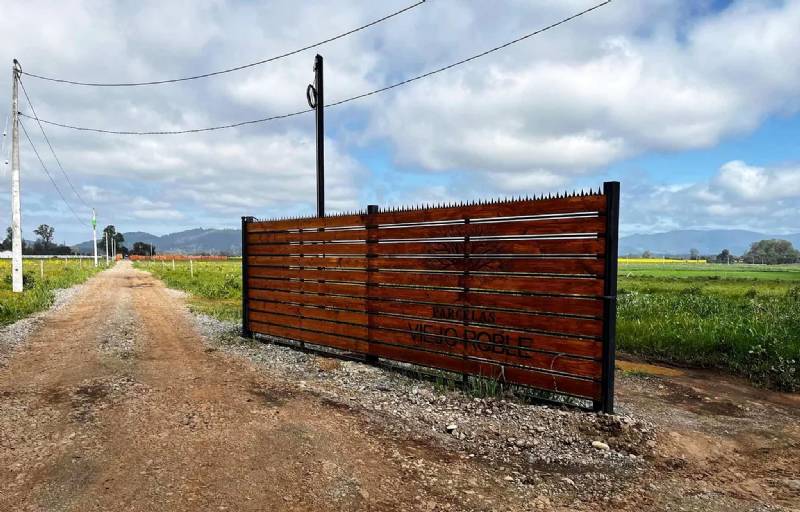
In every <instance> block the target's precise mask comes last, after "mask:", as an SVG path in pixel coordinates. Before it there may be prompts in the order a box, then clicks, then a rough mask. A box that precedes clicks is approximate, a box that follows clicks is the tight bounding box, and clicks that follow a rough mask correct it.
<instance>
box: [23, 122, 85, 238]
mask: <svg viewBox="0 0 800 512" xmlns="http://www.w3.org/2000/svg"><path fill="white" fill-rule="evenodd" d="M19 125H20V126H21V127H22V131H23V132H24V133H25V138H27V139H28V143H29V144H30V145H31V148H33V152H34V153H35V154H36V158H38V159H39V163H40V164H42V169H44V172H45V174H47V177H48V178H50V183H52V184H53V188H55V189H56V192H58V195H59V196H60V197H61V200H62V201H63V202H64V204H65V205H67V208H69V211H71V212H72V215H74V216H75V219H76V220H77V221H78V222H79V223H81V224H83V225H84V226H88V224H87V223H86V222H85V221H83V220H81V218H80V217H79V216H78V214H77V213H75V210H73V209H72V206H71V205H70V204H69V203H68V202H67V199H66V198H65V197H64V194H62V193H61V189H60V188H58V185H57V184H56V181H55V180H54V179H53V176H52V175H51V174H50V171H48V170H47V166H46V165H45V164H44V161H43V160H42V157H41V156H39V152H38V151H37V150H36V146H34V145H33V141H32V140H31V136H30V135H28V130H27V129H25V125H24V124H23V123H22V121H20V123H19Z"/></svg>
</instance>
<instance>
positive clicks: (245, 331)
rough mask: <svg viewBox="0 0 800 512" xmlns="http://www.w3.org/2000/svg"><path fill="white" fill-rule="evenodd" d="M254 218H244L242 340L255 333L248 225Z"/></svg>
mask: <svg viewBox="0 0 800 512" xmlns="http://www.w3.org/2000/svg"><path fill="white" fill-rule="evenodd" d="M253 220H255V219H253V217H242V338H252V337H253V331H251V330H250V319H249V318H248V317H249V315H248V311H247V307H248V304H247V302H248V298H249V297H248V295H249V290H248V286H247V267H248V266H249V265H248V263H247V224H248V223H249V222H253Z"/></svg>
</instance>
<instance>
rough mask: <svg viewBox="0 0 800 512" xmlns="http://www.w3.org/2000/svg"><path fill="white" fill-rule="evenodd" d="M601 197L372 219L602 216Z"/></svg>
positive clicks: (390, 214) (395, 221)
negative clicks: (560, 215) (552, 215)
mask: <svg viewBox="0 0 800 512" xmlns="http://www.w3.org/2000/svg"><path fill="white" fill-rule="evenodd" d="M605 209H606V198H605V196H603V195H591V196H577V197H562V198H555V199H539V200H522V201H509V202H503V203H489V204H477V205H466V206H454V207H445V208H427V209H419V210H407V211H399V212H381V213H378V214H377V215H375V216H374V217H373V219H374V221H375V222H376V223H377V224H380V225H384V224H405V223H412V222H414V223H416V222H435V221H447V220H458V219H464V218H469V219H484V218H493V217H523V216H533V215H551V214H567V213H581V212H599V213H605Z"/></svg>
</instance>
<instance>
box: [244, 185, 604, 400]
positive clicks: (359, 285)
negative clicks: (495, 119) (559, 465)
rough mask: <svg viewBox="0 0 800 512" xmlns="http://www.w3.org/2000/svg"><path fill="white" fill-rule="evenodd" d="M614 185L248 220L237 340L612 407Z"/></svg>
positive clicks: (247, 218)
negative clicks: (273, 342)
mask: <svg viewBox="0 0 800 512" xmlns="http://www.w3.org/2000/svg"><path fill="white" fill-rule="evenodd" d="M618 218H619V183H617V182H608V183H605V184H604V186H603V190H602V192H596V193H588V194H587V193H579V194H573V195H564V196H558V197H547V198H538V199H524V200H512V201H501V202H486V203H480V204H470V205H464V206H455V207H452V206H449V207H434V208H420V209H409V210H394V211H379V210H378V208H377V207H374V206H370V207H369V209H368V210H367V212H365V213H362V214H355V215H339V216H333V217H324V218H319V217H314V218H302V219H290V220H272V221H257V220H255V219H253V218H252V217H244V218H242V256H243V257H242V267H243V268H242V275H243V333H244V334H245V335H246V336H250V335H252V334H253V333H260V334H266V335H270V336H275V337H281V338H288V339H292V340H297V341H302V342H305V343H312V344H317V345H324V346H329V347H335V348H338V349H342V350H346V351H353V352H358V353H362V354H366V355H367V356H368V357H371V358H377V357H381V358H387V359H393V360H397V361H404V362H409V363H415V364H419V365H424V366H430V367H435V368H442V369H446V370H450V371H455V372H461V373H464V374H471V375H477V376H482V377H486V378H490V379H498V380H502V381H505V382H509V383H515V384H521V385H527V386H531V387H534V388H539V389H543V390H548V391H552V392H556V393H561V394H565V395H570V396H576V397H580V398H584V399H590V400H592V401H593V403H594V407H595V409H596V410H602V411H605V412H613V383H614V350H615V349H614V339H615V332H614V331H615V318H616V280H617V227H618Z"/></svg>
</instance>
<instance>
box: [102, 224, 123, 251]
mask: <svg viewBox="0 0 800 512" xmlns="http://www.w3.org/2000/svg"><path fill="white" fill-rule="evenodd" d="M106 235H108V240H109V241H111V240H116V242H117V252H119V253H122V254H125V253H126V252H127V249H125V248H124V247H122V242H124V241H125V237H124V236H122V233H117V228H115V227H114V225H113V224H109V225H108V226H106V227H105V228H103V233H102V234H101V235H100V239H99V240H98V241H97V251H98V253H99V252H105V250H106ZM110 248H111V244H110V243H109V249H110Z"/></svg>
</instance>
